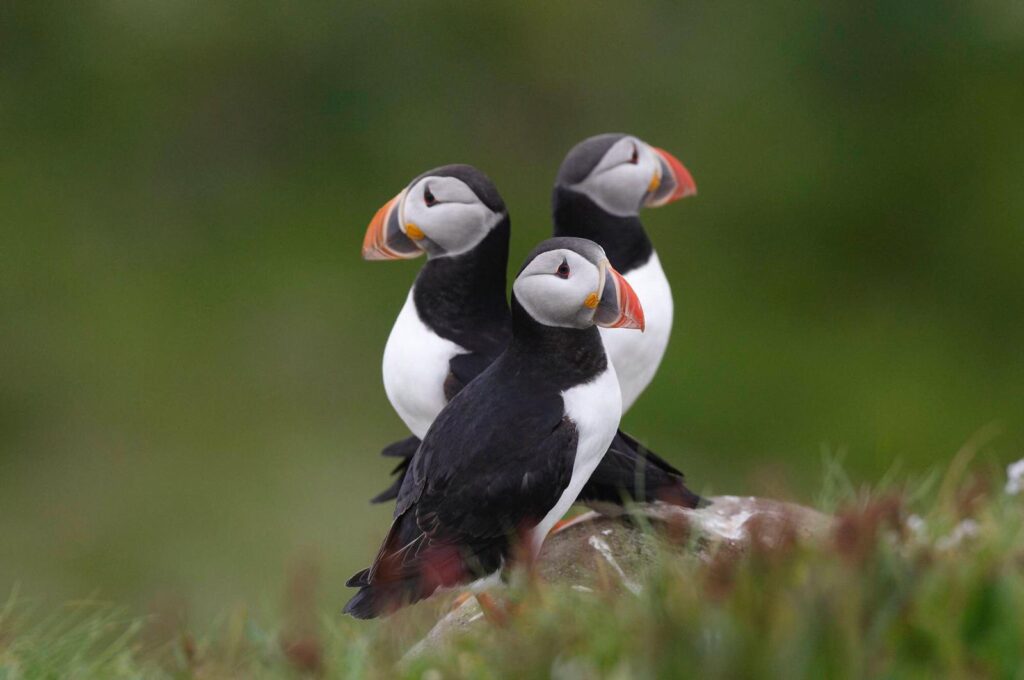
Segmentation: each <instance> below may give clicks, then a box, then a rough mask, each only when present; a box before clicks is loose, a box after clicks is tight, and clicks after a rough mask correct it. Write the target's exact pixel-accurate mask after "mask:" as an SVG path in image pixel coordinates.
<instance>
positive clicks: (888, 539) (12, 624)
mask: <svg viewBox="0 0 1024 680" xmlns="http://www.w3.org/2000/svg"><path fill="white" fill-rule="evenodd" d="M968 458H969V456H960V457H959V458H958V459H957V460H956V461H955V462H954V463H953V464H952V465H950V467H949V468H948V470H947V471H946V472H945V474H944V477H943V479H942V480H941V484H938V485H935V484H927V483H921V482H914V483H908V482H906V481H903V482H901V483H898V484H896V483H894V484H893V485H891V486H888V487H886V488H883V489H879V490H876V491H874V492H864V491H862V492H855V493H853V495H851V494H850V493H848V492H841V491H839V492H836V494H835V495H834V496H832V497H831V498H830V499H829V501H830V502H831V503H834V504H835V507H836V508H838V512H837V515H836V521H835V522H834V525H833V527H832V528H831V530H829V531H826V532H825V536H823V537H819V539H818V540H817V541H811V540H806V539H800V538H799V536H800V535H801V533H800V532H799V531H797V528H796V525H794V524H791V523H788V522H786V521H772V520H768V521H761V522H757V521H750V522H748V523H747V524H746V525H745V526H746V530H747V531H748V532H749V541H748V542H747V543H746V544H745V545H746V547H745V548H743V549H741V548H740V547H739V545H738V544H734V543H727V544H720V545H718V546H715V547H709V546H704V548H705V552H703V553H702V554H701V556H698V555H697V553H695V552H692V551H688V550H687V544H686V543H685V542H686V540H687V539H685V538H682V539H681V537H680V536H679V535H676V536H674V537H673V536H671V535H662V537H663V538H665V539H666V542H665V543H662V545H663V546H664V547H665V549H664V551H663V552H661V554H660V557H656V558H655V559H654V561H653V562H652V563H651V565H650V568H649V569H648V570H647V574H646V577H645V578H644V580H643V584H642V588H641V590H640V592H639V593H638V594H636V595H634V594H633V593H632V592H631V589H628V588H626V587H624V583H623V581H621V580H620V579H619V578H617V577H615V576H614V574H613V573H612V572H611V570H609V572H608V573H607V574H606V576H607V578H596V579H595V580H594V582H593V583H592V584H591V585H592V586H593V588H591V589H589V590H587V589H584V590H580V589H579V588H578V587H570V586H569V585H567V584H560V585H554V584H550V583H534V584H529V583H527V582H526V580H525V579H521V578H513V579H512V584H513V585H512V586H511V587H510V589H509V590H508V591H506V592H504V593H502V595H501V597H502V598H509V599H508V601H509V602H514V603H515V606H512V607H510V610H511V611H512V612H513V613H512V614H511V615H510V617H509V620H508V621H507V622H506V625H502V626H498V625H496V624H492V623H489V622H487V621H480V622H478V623H476V624H475V625H470V626H468V627H465V628H461V629H460V628H458V627H455V628H449V629H448V635H447V636H440V637H441V639H442V640H443V642H438V640H437V639H435V640H434V641H433V642H432V643H430V644H426V645H423V646H422V647H420V648H419V650H417V651H416V652H414V653H411V654H407V652H408V651H409V650H410V649H411V648H412V647H413V644H414V643H415V642H416V641H417V640H419V639H421V638H422V636H423V635H424V634H425V633H426V632H427V631H429V630H430V629H431V626H432V625H433V623H434V622H435V621H436V620H437V618H438V617H439V616H441V615H442V614H444V612H445V611H446V610H448V609H450V607H451V597H448V598H445V597H443V596H438V597H435V598H433V599H431V600H429V601H427V602H423V603H420V604H418V605H416V606H414V607H410V608H407V609H404V610H402V611H401V612H399V613H397V614H395V615H394V616H393V617H391V618H389V619H388V620H387V621H386V622H384V623H379V622H378V623H367V622H363V621H355V620H353V619H350V618H348V617H340V618H339V617H337V616H332V615H326V616H324V615H319V613H318V611H317V609H318V608H317V605H316V596H315V593H316V590H317V582H318V578H319V577H318V574H317V572H316V570H315V569H310V568H309V567H308V565H306V566H304V565H301V564H300V565H296V567H294V568H293V569H292V575H291V577H290V579H289V585H288V588H287V596H286V599H285V606H284V608H283V612H282V614H281V615H276V616H275V615H273V614H269V615H268V614H267V613H266V612H252V611H248V610H246V609H245V608H236V609H234V610H233V611H231V612H230V613H229V614H228V615H227V616H224V617H222V618H221V619H219V620H218V621H217V622H216V623H215V624H214V625H213V626H212V627H211V628H210V630H209V631H208V632H207V633H205V634H201V635H198V636H197V635H196V634H195V633H194V629H192V628H191V627H190V626H189V624H188V623H187V621H185V620H184V619H182V617H181V614H180V610H179V608H178V607H177V605H174V604H173V603H165V605H164V606H162V607H160V608H158V609H156V610H154V612H153V613H152V615H151V616H149V617H147V618H146V619H144V620H133V619H131V618H126V617H124V616H123V615H121V614H119V613H118V612H117V610H116V609H112V608H111V607H110V606H109V605H106V606H104V605H102V604H101V603H97V602H80V603H73V604H69V605H65V606H64V607H62V608H61V609H59V610H58V611H56V612H55V613H53V614H51V615H50V616H48V617H44V618H43V619H42V620H41V621H40V620H39V619H38V618H37V617H36V616H33V613H32V612H31V611H26V608H25V607H24V606H23V605H22V604H21V603H19V602H18V601H16V600H12V601H11V602H10V603H9V604H8V605H7V606H6V607H4V608H2V609H0V675H2V676H3V677H5V678H6V677H10V678H15V679H18V680H20V679H22V678H24V679H25V680H31V679H32V678H51V677H75V678H102V679H104V680H106V679H108V678H122V677H123V678H140V677H145V678H294V677H298V674H297V671H300V672H302V673H304V677H323V678H367V677H368V678H396V677H405V678H410V679H411V678H420V679H427V678H559V679H571V678H580V679H581V680H583V679H585V680H589V679H591V678H624V679H625V678H630V679H632V678H673V677H680V676H682V675H685V674H687V673H689V674H692V673H693V672H694V670H695V669H696V670H697V671H698V673H699V675H700V677H707V678H778V677H785V678H822V677H828V678H832V677H836V678H846V677H850V678H867V677H883V678H917V677H921V678H925V677H929V678H930V677H942V678H946V677H953V678H966V677H970V678H1019V677H1021V673H1022V671H1021V668H1022V663H1024V622H1022V621H1021V618H1020V611H1021V608H1022V607H1024V571H1022V570H1021V568H1020V567H1021V563H1022V560H1024V513H1022V512H1021V511H1022V505H1021V504H1022V503H1024V498H1022V497H1021V495H1020V491H1019V488H1018V490H1017V492H1016V494H1010V493H1009V492H1004V491H1003V483H1004V482H1003V480H1004V478H1003V476H1002V474H1001V473H996V474H992V473H991V472H989V473H978V472H968V471H967V470H966V462H967V460H968ZM1022 464H1024V461H1022ZM832 474H833V476H836V470H835V469H833V473H832ZM840 476H841V473H840ZM1018 477H1019V475H1018ZM1017 481H1018V484H1019V482H1020V481H1021V480H1020V479H1018V480H1017ZM832 486H833V487H834V488H848V487H849V486H850V480H848V479H840V480H832ZM1007 488H1009V487H1007ZM761 519H765V518H763V517H762V518H761ZM649 529H650V528H649ZM668 533H669V534H670V533H671V532H668ZM679 540H683V541H684V543H683V544H682V545H680V544H679V543H678V541H679ZM689 547H693V546H692V544H691V545H690V546H689ZM655 553H657V551H655Z"/></svg>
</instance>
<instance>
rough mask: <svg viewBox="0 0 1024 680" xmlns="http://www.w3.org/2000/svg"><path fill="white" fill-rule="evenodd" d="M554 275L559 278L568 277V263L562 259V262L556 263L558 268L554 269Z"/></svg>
mask: <svg viewBox="0 0 1024 680" xmlns="http://www.w3.org/2000/svg"><path fill="white" fill-rule="evenodd" d="M555 276H557V277H558V278H560V279H567V278H569V263H568V262H566V261H565V260H564V259H563V260H562V264H560V265H558V269H557V270H556V271H555Z"/></svg>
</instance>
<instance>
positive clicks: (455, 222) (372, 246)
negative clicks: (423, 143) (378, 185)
mask: <svg viewBox="0 0 1024 680" xmlns="http://www.w3.org/2000/svg"><path fill="white" fill-rule="evenodd" d="M505 215H506V209H505V202H504V201H502V200H501V195H499V194H498V190H497V189H496V188H495V187H494V183H493V182H491V180H490V179H489V178H488V177H487V175H485V174H484V173H482V172H480V171H479V170H477V169H476V168H474V167H473V166H471V165H444V166H442V167H440V168H434V169H433V170H428V171H427V172H425V173H423V174H422V175H420V176H419V177H417V178H416V179H414V180H413V181H412V182H410V183H409V185H408V186H407V187H406V188H404V189H402V191H400V192H399V193H398V195H397V196H395V197H394V198H392V199H391V200H390V201H388V202H387V203H385V204H384V206H383V207H381V209H380V210H378V211H377V214H376V215H374V216H373V220H371V221H370V226H369V228H368V229H367V230H366V237H365V238H364V239H363V259H364V260H398V259H409V258H413V257H416V256H417V255H419V254H420V253H426V254H427V257H428V258H433V257H446V256H451V255H459V254H461V253H464V252H466V251H469V250H471V249H473V247H474V246H476V245H477V244H479V243H480V242H481V241H482V240H483V239H484V237H485V236H487V234H488V233H490V231H491V230H492V229H493V228H494V227H495V226H496V225H497V224H498V223H499V222H501V220H502V218H503V217H505Z"/></svg>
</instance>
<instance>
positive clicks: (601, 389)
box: [532, 331, 631, 554]
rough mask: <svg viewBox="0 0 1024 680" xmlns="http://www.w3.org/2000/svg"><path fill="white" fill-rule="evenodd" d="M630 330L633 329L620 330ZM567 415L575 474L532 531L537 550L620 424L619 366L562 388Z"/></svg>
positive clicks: (577, 493) (571, 500) (562, 514)
mask: <svg viewBox="0 0 1024 680" xmlns="http://www.w3.org/2000/svg"><path fill="white" fill-rule="evenodd" d="M620 332H621V333H629V332H631V331H620ZM562 401H563V402H564V404H565V415H566V416H568V417H569V419H570V420H572V422H573V423H575V424H576V432H577V435H578V439H577V443H576V458H575V459H574V460H573V464H572V478H571V479H570V481H569V486H567V487H566V488H565V491H563V492H562V495H561V496H560V497H559V499H558V502H557V503H556V504H555V507H553V508H551V510H550V511H549V512H548V514H547V515H545V516H544V519H543V520H541V522H540V524H538V525H537V526H536V527H535V528H534V530H533V533H532V541H533V549H534V554H536V552H537V551H539V550H540V546H541V544H542V543H543V542H544V539H545V538H546V537H547V535H548V532H549V531H551V527H553V526H554V525H555V523H556V522H557V521H558V520H560V519H561V518H562V517H563V516H564V515H565V513H566V512H568V510H569V508H570V506H572V504H573V503H575V502H576V497H577V496H579V495H580V491H581V490H582V489H583V486H584V484H586V483H587V480H588V479H590V475H592V474H593V473H594V469H595V468H597V464H598V463H600V462H601V459H602V458H603V457H604V454H605V452H606V451H607V450H608V447H609V446H610V445H611V443H612V439H613V438H614V437H615V431H616V430H617V429H618V428H619V416H620V414H621V413H622V398H621V396H620V394H619V384H618V379H617V378H616V377H615V367H614V366H612V365H611V364H609V365H608V368H607V370H605V372H604V373H602V374H601V375H599V376H597V377H596V378H594V379H593V380H591V381H590V382H588V383H585V384H583V385H577V386H576V387H573V388H570V389H568V390H566V391H565V392H562Z"/></svg>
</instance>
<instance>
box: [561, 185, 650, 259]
mask: <svg viewBox="0 0 1024 680" xmlns="http://www.w3.org/2000/svg"><path fill="white" fill-rule="evenodd" d="M552 211H553V212H554V220H555V228H554V235H555V236H577V237H579V238H587V239H590V240H591V241H594V242H595V243H597V244H598V245H599V246H601V247H602V248H604V252H605V253H606V254H607V255H608V259H609V261H611V263H612V266H613V267H615V268H616V269H617V270H618V271H619V273H620V274H626V273H628V272H631V271H633V270H634V269H636V268H637V267H640V266H642V265H644V264H645V263H646V262H647V261H648V260H649V259H651V254H652V253H653V252H654V247H653V246H652V245H651V240H650V239H649V238H647V232H645V231H644V225H643V224H642V223H641V222H640V218H639V217H637V216H635V215H634V216H630V217H619V216H617V215H612V214H610V213H608V212H607V211H605V210H604V209H603V208H601V207H600V206H599V205H597V204H596V203H594V201H592V200H591V199H590V198H589V197H588V196H586V195H585V194H582V193H580V192H578V191H573V190H572V189H567V188H565V187H562V186H556V187H555V191H554V193H553V195H552Z"/></svg>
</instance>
